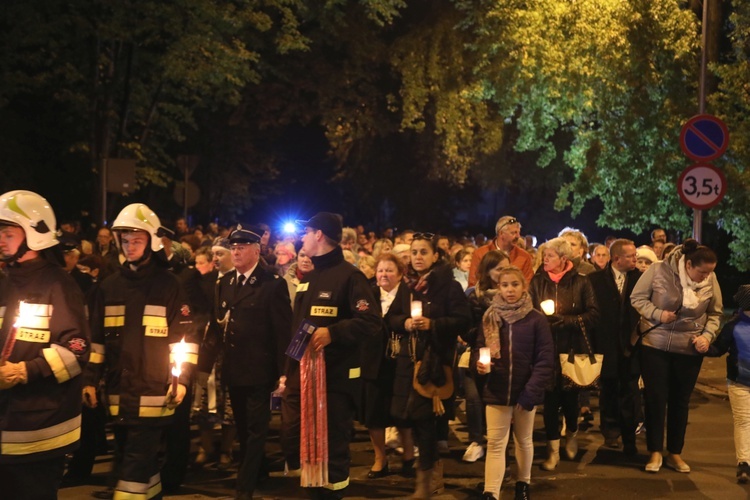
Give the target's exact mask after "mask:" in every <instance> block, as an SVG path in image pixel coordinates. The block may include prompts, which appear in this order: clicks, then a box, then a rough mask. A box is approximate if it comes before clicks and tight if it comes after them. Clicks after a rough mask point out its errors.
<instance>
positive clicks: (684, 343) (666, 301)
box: [630, 239, 723, 473]
mask: <svg viewBox="0 0 750 500" xmlns="http://www.w3.org/2000/svg"><path fill="white" fill-rule="evenodd" d="M716 261H717V259H716V254H715V253H714V252H713V251H712V250H711V249H710V248H708V247H706V246H703V245H699V244H698V242H697V241H695V240H692V239H689V240H686V241H685V243H684V244H683V245H682V246H679V247H677V248H675V250H674V251H673V252H672V253H671V254H670V255H669V257H668V258H667V259H666V260H664V261H663V262H657V263H655V264H653V265H652V266H651V267H649V268H648V270H647V271H646V272H645V273H644V274H643V276H642V277H641V278H640V280H639V281H638V283H637V284H636V286H635V288H634V289H633V293H632V294H631V296H630V301H631V303H632V304H633V307H634V308H635V309H636V310H637V311H638V312H639V313H640V315H641V321H640V325H639V328H640V334H641V335H642V337H641V338H642V344H643V348H642V349H641V372H642V376H643V382H644V385H645V396H646V441H647V443H648V451H649V453H650V458H649V462H648V463H647V464H646V471H647V472H658V471H659V469H660V468H661V465H662V458H663V457H662V450H663V447H664V434H665V433H664V422H665V420H666V424H667V430H666V437H667V451H668V452H669V454H668V455H667V456H666V458H664V461H665V464H666V465H667V467H669V468H671V469H674V470H676V471H678V472H686V473H687V472H690V466H689V465H688V464H686V463H685V461H684V460H683V459H682V457H681V453H682V448H683V446H684V443H685V428H686V427H687V420H688V405H689V402H690V395H691V394H692V392H693V388H694V387H695V383H696V381H697V379H698V374H699V373H700V369H701V364H702V361H703V357H702V356H701V355H700V354H701V353H704V352H706V351H707V350H708V347H709V345H710V344H711V343H712V342H713V341H714V339H715V338H716V336H717V334H718V330H719V323H720V320H721V315H722V312H723V311H722V309H723V305H722V300H721V290H720V289H719V283H718V281H717V280H716V275H715V274H714V272H713V271H714V269H715V268H716Z"/></svg>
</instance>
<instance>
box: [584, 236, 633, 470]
mask: <svg viewBox="0 0 750 500" xmlns="http://www.w3.org/2000/svg"><path fill="white" fill-rule="evenodd" d="M609 251H610V255H611V260H610V262H609V263H608V264H607V266H606V267H605V268H604V269H602V270H601V271H596V272H594V273H591V274H589V279H590V280H591V285H592V287H593V288H594V293H595V294H596V300H597V302H598V303H599V309H600V311H601V314H600V315H599V322H598V324H597V325H596V330H595V337H594V338H595V342H596V350H597V351H598V352H599V353H602V354H604V363H603V366H602V373H601V378H600V379H599V383H600V396H599V407H600V426H601V430H602V434H603V435H604V439H605V444H606V446H609V447H611V448H619V447H620V443H619V441H618V438H619V437H620V436H622V444H623V447H624V450H623V451H624V452H625V453H626V454H629V455H635V454H636V453H637V452H638V450H637V449H636V446H635V430H636V428H637V426H638V418H637V415H638V413H639V411H638V410H639V405H640V400H639V396H638V369H637V363H635V362H634V359H633V358H634V356H632V345H631V334H632V332H633V329H634V328H635V327H636V325H637V324H638V313H637V312H635V310H634V309H633V306H632V305H631V304H630V293H631V292H632V291H633V287H635V284H636V282H637V281H638V278H640V276H641V272H640V271H638V270H637V269H636V268H635V262H636V257H635V243H633V242H632V241H630V240H625V239H618V240H615V242H614V243H612V246H611V247H610V249H609Z"/></svg>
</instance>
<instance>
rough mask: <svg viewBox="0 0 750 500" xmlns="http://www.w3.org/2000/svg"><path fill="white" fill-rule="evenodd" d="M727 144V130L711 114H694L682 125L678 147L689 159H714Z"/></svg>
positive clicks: (722, 151)
mask: <svg viewBox="0 0 750 500" xmlns="http://www.w3.org/2000/svg"><path fill="white" fill-rule="evenodd" d="M727 146H729V130H728V129H727V126H726V125H725V124H724V122H723V121H721V120H719V119H718V118H716V117H715V116H713V115H696V116H694V117H692V118H691V119H689V120H688V121H687V123H685V125H683V126H682V131H681V132H680V147H681V148H682V152H683V153H685V154H686V155H687V157H688V158H690V159H691V160H695V161H711V160H714V159H716V158H718V157H719V156H721V155H723V154H724V152H725V151H726V150H727Z"/></svg>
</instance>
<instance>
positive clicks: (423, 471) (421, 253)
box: [388, 233, 471, 498]
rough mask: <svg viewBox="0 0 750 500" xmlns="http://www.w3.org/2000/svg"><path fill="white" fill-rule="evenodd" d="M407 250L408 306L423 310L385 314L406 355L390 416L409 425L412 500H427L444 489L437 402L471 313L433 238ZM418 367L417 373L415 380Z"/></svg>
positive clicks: (418, 239) (399, 306)
mask: <svg viewBox="0 0 750 500" xmlns="http://www.w3.org/2000/svg"><path fill="white" fill-rule="evenodd" d="M410 246H411V252H410V255H411V265H410V268H409V272H408V273H407V275H406V281H407V286H408V288H409V291H410V293H411V295H412V297H413V300H415V301H420V305H421V306H422V310H421V313H419V312H417V311H416V310H415V312H414V314H412V311H411V308H406V303H404V302H395V301H394V303H393V304H392V305H391V310H390V311H389V313H390V319H389V321H388V326H389V328H390V330H391V331H393V332H395V333H397V334H398V335H401V337H402V340H401V343H400V351H401V352H405V353H409V356H403V357H402V356H399V357H398V358H397V360H396V361H397V364H396V381H395V383H394V387H393V403H392V405H391V414H392V415H393V416H395V417H397V418H401V419H403V420H406V419H408V420H411V421H412V422H413V423H414V428H415V429H416V433H417V445H418V447H419V468H418V470H417V484H416V490H415V493H414V496H413V497H412V498H429V497H430V496H431V495H432V493H434V492H439V491H442V489H443V485H442V484H443V478H442V464H441V463H440V462H439V461H438V450H437V441H438V437H437V433H438V415H439V414H440V413H441V409H443V404H441V403H442V402H441V399H444V400H446V401H445V402H446V403H447V399H450V396H451V395H450V394H448V395H447V396H446V395H444V394H442V393H443V391H445V392H448V393H450V391H449V390H448V387H449V385H448V384H450V380H451V378H452V375H449V372H450V368H451V367H452V366H453V358H454V357H455V352H456V339H457V337H458V335H459V334H460V333H463V332H465V331H466V330H467V329H468V328H469V325H470V324H471V310H470V308H469V303H468V301H467V300H466V295H464V292H463V290H461V285H459V284H458V282H457V281H456V280H454V279H453V273H452V272H451V268H450V265H448V264H446V263H445V262H444V261H443V259H442V258H441V255H440V252H439V251H438V248H437V242H436V241H435V238H434V235H432V234H430V233H414V238H413V240H412V242H411V245H410ZM418 362H419V363H420V368H421V369H420V370H418V371H417V373H416V374H415V366H416V364H417V363H418ZM446 368H447V369H446ZM415 375H416V376H415ZM415 382H418V383H419V384H420V387H422V388H427V387H433V388H439V389H440V388H444V389H441V390H440V392H441V395H435V396H434V397H425V396H423V395H422V394H421V393H420V392H419V391H420V390H422V389H415V387H414V385H415ZM447 409H448V411H450V408H447ZM433 469H434V470H433ZM433 472H434V474H433ZM433 476H434V477H433Z"/></svg>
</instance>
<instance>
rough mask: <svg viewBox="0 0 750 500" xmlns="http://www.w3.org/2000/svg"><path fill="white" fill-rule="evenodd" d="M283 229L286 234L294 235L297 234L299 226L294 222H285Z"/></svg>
mask: <svg viewBox="0 0 750 500" xmlns="http://www.w3.org/2000/svg"><path fill="white" fill-rule="evenodd" d="M282 228H283V231H284V232H285V233H286V234H294V233H296V232H297V225H296V224H295V223H294V222H285V223H284V225H283V226H282Z"/></svg>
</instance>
